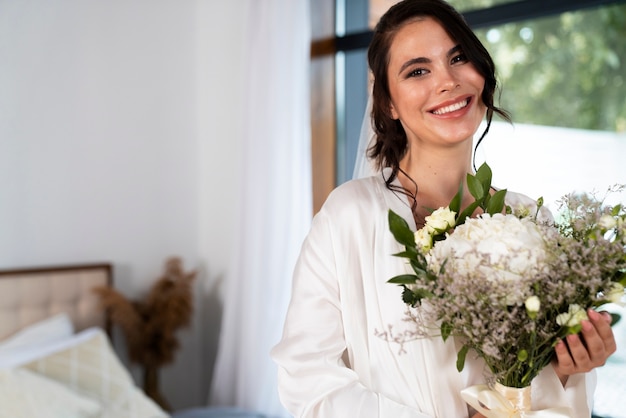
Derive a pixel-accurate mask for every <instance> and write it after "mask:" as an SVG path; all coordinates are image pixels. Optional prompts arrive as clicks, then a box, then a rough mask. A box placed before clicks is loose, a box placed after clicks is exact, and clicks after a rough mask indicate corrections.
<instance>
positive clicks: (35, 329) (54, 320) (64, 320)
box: [0, 313, 74, 357]
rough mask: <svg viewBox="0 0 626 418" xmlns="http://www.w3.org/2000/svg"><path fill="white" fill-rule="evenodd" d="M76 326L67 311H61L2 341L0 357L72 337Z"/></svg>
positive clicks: (0, 343)
mask: <svg viewBox="0 0 626 418" xmlns="http://www.w3.org/2000/svg"><path fill="white" fill-rule="evenodd" d="M73 334H74V326H73V325H72V321H71V320H70V317H69V316H68V315H67V314H66V313H60V314H57V315H55V316H52V317H50V318H46V319H44V320H43V321H39V322H36V323H34V324H32V325H29V326H27V327H26V328H23V329H21V330H20V331H18V332H17V333H15V334H13V335H11V336H10V337H8V338H6V339H4V340H2V341H0V357H6V356H10V355H13V354H14V353H16V352H20V351H23V350H25V349H29V348H33V347H38V346H41V345H42V344H47V343H51V342H54V341H59V340H61V339H65V338H68V337H71V336H72V335H73Z"/></svg>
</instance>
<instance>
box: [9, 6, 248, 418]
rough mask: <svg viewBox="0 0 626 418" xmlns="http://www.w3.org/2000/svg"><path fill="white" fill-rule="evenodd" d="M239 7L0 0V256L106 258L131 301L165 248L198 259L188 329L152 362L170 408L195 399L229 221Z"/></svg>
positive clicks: (215, 313)
mask: <svg viewBox="0 0 626 418" xmlns="http://www.w3.org/2000/svg"><path fill="white" fill-rule="evenodd" d="M239 9H241V6H240V5H238V4H237V2H217V1H210V0H194V1H180V0H132V1H129V0H115V1H114V0H94V1H81V0H20V1H14V0H0V268H8V267H25V266H39V265H56V264H65V263H80V262H96V261H98V262H99V261H108V262H112V263H113V264H114V275H115V277H114V280H115V284H116V287H118V288H119V289H120V290H121V291H123V292H124V293H126V294H127V295H129V296H131V297H139V296H140V295H142V294H143V293H144V292H145V291H146V290H147V288H148V287H149V286H150V285H151V283H152V281H153V280H154V279H156V278H157V276H158V275H159V274H160V273H161V272H162V267H163V262H164V260H165V258H166V257H168V256H170V255H179V256H182V257H183V260H184V261H185V265H186V267H187V268H189V269H192V268H197V269H199V271H200V276H199V280H198V283H197V287H196V288H197V298H196V299H197V300H196V303H197V305H196V306H197V309H196V314H195V317H194V321H193V325H192V327H191V328H190V329H188V330H184V331H183V332H181V339H182V342H183V347H182V349H181V350H180V351H179V352H178V354H177V360H176V362H175V364H173V365H171V366H168V367H166V368H165V369H164V370H163V371H162V374H161V376H162V389H163V391H164V392H165V393H166V397H167V398H168V399H169V400H170V402H171V403H172V404H173V406H174V407H176V408H180V407H184V406H191V405H199V404H202V403H204V402H205V401H206V399H207V391H208V387H209V381H210V373H211V371H212V361H213V357H214V354H215V350H216V346H217V341H216V339H217V332H218V327H219V304H218V305H215V304H213V305H211V304H209V303H219V293H217V291H218V290H219V278H220V277H221V276H222V275H223V274H224V269H225V268H226V267H227V265H228V261H229V256H230V255H229V248H230V239H229V230H230V229H231V228H232V225H233V223H234V222H235V220H234V219H233V213H234V211H232V210H231V208H232V207H233V205H235V204H236V202H235V196H236V193H235V190H233V184H234V180H233V179H236V174H237V158H234V156H236V155H237V152H238V146H239V133H238V130H239V128H238V126H239V125H240V123H238V114H239V113H240V111H239V109H238V106H239V102H240V96H239V91H238V90H237V85H238V80H239V78H238V77H239V76H238V74H239V73H240V71H241V70H240V68H239V65H238V62H239V61H240V45H241V40H242V37H243V22H244V19H242V18H241V16H240V13H241V12H240V10H239ZM233 92H234V93H235V94H233ZM134 372H135V374H136V370H134Z"/></svg>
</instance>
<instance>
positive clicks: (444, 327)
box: [441, 322, 452, 341]
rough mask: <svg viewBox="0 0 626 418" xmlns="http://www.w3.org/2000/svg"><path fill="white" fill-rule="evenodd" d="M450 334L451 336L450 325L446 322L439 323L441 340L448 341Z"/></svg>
mask: <svg viewBox="0 0 626 418" xmlns="http://www.w3.org/2000/svg"><path fill="white" fill-rule="evenodd" d="M450 334H452V325H450V324H449V323H447V322H442V323H441V338H443V340H444V341H445V340H447V339H448V337H449V336H450Z"/></svg>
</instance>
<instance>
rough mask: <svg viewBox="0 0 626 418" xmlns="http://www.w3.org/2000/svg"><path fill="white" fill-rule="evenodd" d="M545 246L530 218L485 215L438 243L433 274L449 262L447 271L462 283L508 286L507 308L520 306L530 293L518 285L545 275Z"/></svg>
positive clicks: (433, 253)
mask: <svg viewBox="0 0 626 418" xmlns="http://www.w3.org/2000/svg"><path fill="white" fill-rule="evenodd" d="M544 245H545V244H544V238H543V235H542V230H541V229H540V227H539V226H538V225H537V224H536V223H534V222H533V221H532V220H531V219H530V218H523V219H519V218H518V217H516V216H515V215H503V214H495V215H492V216H490V215H486V214H485V215H481V217H480V218H472V219H467V220H466V221H465V223H464V224H463V225H459V226H457V227H456V229H455V230H454V233H452V234H450V236H448V237H447V239H445V240H443V241H438V242H436V243H435V245H434V247H433V249H432V250H431V253H430V260H429V262H430V264H431V265H432V266H433V268H434V271H437V269H439V268H440V267H441V265H442V264H443V263H444V262H447V264H446V269H451V270H450V271H455V272H456V273H457V274H458V276H459V279H460V280H461V279H462V280H467V279H469V280H483V281H484V280H486V281H490V282H493V285H494V287H497V286H501V285H507V286H508V287H507V295H506V303H507V305H514V304H521V303H523V302H524V301H525V299H526V296H527V292H526V290H525V288H524V286H522V283H518V282H524V283H525V282H526V281H528V280H531V279H532V278H533V277H534V276H535V275H536V274H537V273H538V272H540V271H542V269H543V268H544V263H543V262H544V260H545V254H546V252H545V250H544ZM446 260H447V261H446ZM516 283H517V284H516Z"/></svg>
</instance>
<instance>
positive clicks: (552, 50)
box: [455, 0, 626, 132]
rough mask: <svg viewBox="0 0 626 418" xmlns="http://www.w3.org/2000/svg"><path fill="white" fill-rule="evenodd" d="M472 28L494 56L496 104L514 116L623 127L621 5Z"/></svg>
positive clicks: (625, 75)
mask: <svg viewBox="0 0 626 418" xmlns="http://www.w3.org/2000/svg"><path fill="white" fill-rule="evenodd" d="M458 3H463V2H462V1H457V2H455V4H457V6H458ZM472 3H474V4H476V3H477V1H476V0H475V1H473V2H472ZM477 34H478V36H479V38H481V40H482V41H483V42H484V44H485V46H486V47H487V48H488V49H489V51H490V52H491V54H492V56H493V58H494V60H495V62H496V66H497V69H498V78H499V81H500V84H501V87H502V97H501V101H500V105H501V106H502V107H504V108H505V109H507V110H508V111H510V112H511V114H512V116H513V120H514V121H515V122H518V123H532V124H538V125H550V126H564V127H570V128H578V129H593V130H603V131H612V132H626V42H625V40H626V5H623V4H622V5H613V6H608V7H603V8H595V9H589V10H583V11H578V12H570V13H564V14H561V15H559V16H555V17H549V18H543V19H535V20H532V21H527V22H516V23H511V24H506V25H502V26H498V27H495V28H489V29H480V30H478V31H477Z"/></svg>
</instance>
